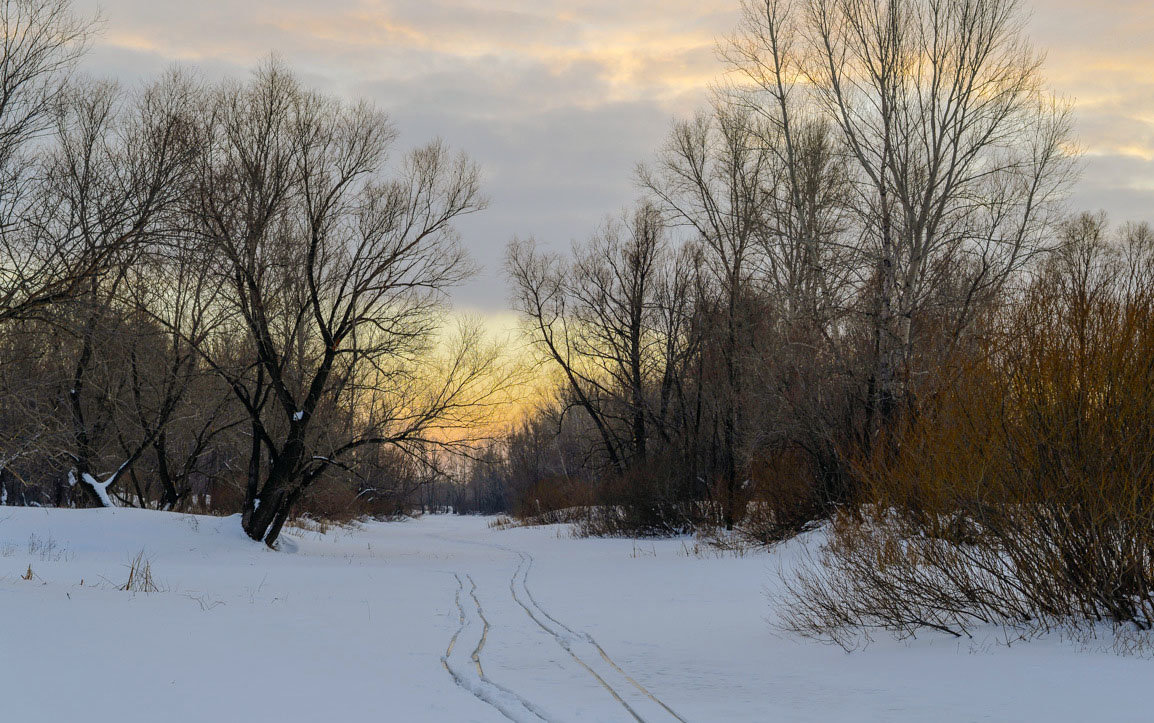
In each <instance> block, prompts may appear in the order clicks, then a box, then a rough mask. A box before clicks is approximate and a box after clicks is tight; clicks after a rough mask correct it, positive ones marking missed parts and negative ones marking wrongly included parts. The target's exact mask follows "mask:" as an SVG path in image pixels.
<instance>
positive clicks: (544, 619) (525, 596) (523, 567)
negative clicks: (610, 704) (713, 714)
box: [502, 548, 687, 723]
mask: <svg viewBox="0 0 1154 723" xmlns="http://www.w3.org/2000/svg"><path fill="white" fill-rule="evenodd" d="M502 549H505V550H507V551H508V552H516V554H517V555H519V556H520V562H519V563H518V565H517V569H516V570H514V571H513V577H512V578H510V580H509V592H510V593H512V595H513V600H514V601H515V602H516V603H517V604H518V605H520V606H521V608H522V609H523V610H524V611H525V613H526V614H527V615H528V616H529V617H530V619H532V620H533V622H535V623H537V625H538V627H540V628H541V629H542V630H544V631H545V632H546V633H548V634H549V635H550V636H552V638H553V639H554V640H555V641H556V642H557V644H558V645H560V646H561V648H562V649H564V650H565V652H567V653H569V656H570V657H572V658H573V660H574V661H576V662H577V664H578V665H580V666H581V667H582V668H584V669H585V671H586V672H588V673H589V674H590V675H592V676H593V678H594V679H595V680H597V682H598V683H600V684H601V686H602V687H604V688H605V689H606V690H607V691H608V692H609V694H610V695H612V696H613V698H614V699H615V700H616V701H617V702H618V703H620V704H621V705H622V706H623V707H624V708H625V710H627V711H628V712H629V714H630V715H631V716H633V719H634V720H636V721H639V723H645V722H646V721H647V720H652V719H655V718H664V717H665V714H668V715H670V716H672V717H673V718H674V719H675V720H678V721H681V723H687V721H686V720H685V719H684V718H682V717H681V716H680V715H678V714H677V713H676V712H675V711H674V710H673V709H672V708H670V707H669V706H668V705H666V704H665V703H664V702H663V701H662V700H661V699H659V698H658V697H657V696H655V695H654V694H653V693H651V692H650V691H649V690H648V689H647V688H646V687H645V686H643V685H642V684H641V683H639V682H637V680H636V679H635V678H633V677H632V676H631V675H629V674H628V673H626V672H625V671H624V670H622V668H621V666H620V665H618V664H617V663H616V662H615V661H614V660H613V659H612V658H611V657H609V654H608V653H606V652H605V649H604V648H602V647H601V645H600V643H598V642H597V641H596V640H595V639H594V638H593V636H592V635H590V634H588V633H578V632H576V631H574V630H573V629H572V628H570V627H569V626H567V625H565V624H564V623H562V622H561V621H560V620H558V619H557V618H555V617H553V615H551V614H550V613H549V611H548V610H546V609H545V608H544V607H542V606H541V604H540V603H539V602H537V599H536V598H535V597H533V592H532V590H530V589H529V569H530V568H531V567H532V566H533V561H534V560H533V556H532V555H530V554H529V553H527V552H521V551H518V550H511V549H509V548H502ZM518 587H519V588H520V590H521V592H522V595H518V594H517V590H518ZM581 648H584V650H580V653H579V652H578V651H579V649H581ZM591 653H596V656H597V657H600V658H601V661H602V662H603V663H604V664H606V665H608V666H609V667H608V669H606V668H604V667H603V666H601V664H600V663H598V662H597V661H596V659H594V656H593V655H592V654H591ZM586 658H591V659H592V660H586ZM595 666H596V667H600V668H601V671H600V672H598V671H597V670H596V669H595ZM607 679H615V680H614V683H616V687H615V686H614V685H613V684H612V683H610V682H609V680H607ZM622 680H624V681H625V683H628V686H626V685H623V684H622V682H621V681H622ZM629 686H632V688H633V689H635V691H636V692H637V693H641V695H643V696H644V698H640V699H639V698H637V696H636V694H635V692H634V690H630V689H629ZM626 695H629V696H630V697H632V698H634V701H633V705H630V704H629V703H628V702H627V701H626V700H625V696H626ZM639 702H640V703H643V704H645V705H644V707H645V708H650V709H651V710H644V709H643V710H642V712H644V713H646V715H647V716H649V718H645V717H642V715H641V713H640V712H639V711H638V710H637V708H639V707H642V706H641V705H639ZM650 702H651V703H654V704H656V705H657V706H658V708H656V709H654V708H652V706H650V705H648V704H649V703H650Z"/></svg>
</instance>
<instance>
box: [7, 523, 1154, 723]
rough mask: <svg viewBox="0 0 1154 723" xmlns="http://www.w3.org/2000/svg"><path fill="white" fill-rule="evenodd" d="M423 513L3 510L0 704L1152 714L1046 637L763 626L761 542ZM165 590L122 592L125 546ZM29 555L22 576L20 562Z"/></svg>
mask: <svg viewBox="0 0 1154 723" xmlns="http://www.w3.org/2000/svg"><path fill="white" fill-rule="evenodd" d="M488 522H489V520H487V519H483V518H458V517H442V516H439V517H427V518H424V519H421V520H418V521H411V522H404V523H392V524H371V525H366V526H364V527H362V528H361V529H358V530H355V531H338V532H330V533H329V534H327V535H323V536H322V535H317V534H314V533H303V532H298V533H294V535H293V536H292V537H290V538H288V539H286V540H285V545H284V547H285V548H286V549H285V550H284V551H282V552H272V551H269V550H266V549H264V548H263V547H262V546H260V545H257V544H255V543H252V542H250V541H249V540H247V539H246V538H245V537H243V536H242V535H241V534H240V531H239V523H238V522H237V520H236V519H235V518H227V519H220V518H209V517H193V516H190V515H171V514H164V513H156V512H144V511H139V510H126V509H120V510H36V509H22V508H20V509H18V508H0V720H2V721H12V722H14V723H15V722H31V721H53V722H55V721H67V720H83V721H86V722H87V723H103V722H104V721H116V722H118V723H122V722H124V721H162V720H163V721H240V720H245V721H317V720H324V721H339V722H342V723H346V722H347V723H356V722H359V721H499V720H506V719H509V718H511V719H513V720H525V721H529V720H542V719H544V720H549V721H566V720H590V721H630V720H636V719H641V720H645V721H675V720H677V719H678V718H680V719H682V720H686V721H831V720H884V721H891V720H911V721H925V720H935V721H955V720H958V721H969V720H998V721H1003V720H1069V721H1085V720H1135V721H1137V720H1150V719H1151V716H1152V714H1151V712H1150V711H1151V708H1150V706H1149V699H1150V694H1149V681H1150V680H1151V675H1152V674H1154V662H1152V661H1149V660H1145V659H1140V658H1135V657H1121V656H1118V655H1114V654H1111V653H1107V652H1100V651H1099V652H1096V651H1093V650H1086V649H1085V648H1084V646H1078V645H1075V644H1072V643H1067V642H1063V641H1061V640H1058V639H1052V640H1043V641H1035V642H1032V643H1029V644H1020V645H1016V646H1013V647H1011V648H1007V647H1005V646H1004V645H999V644H996V643H995V642H993V641H992V640H990V641H981V640H977V641H969V640H967V641H965V642H963V643H960V644H959V643H958V642H955V641H952V640H946V639H945V638H943V637H937V636H930V637H929V638H928V639H922V640H917V641H913V642H911V643H897V642H893V641H889V640H883V641H879V642H877V643H875V644H873V645H871V646H870V647H868V648H866V649H865V650H864V651H859V652H856V653H853V654H850V655H847V654H845V653H843V652H842V651H841V650H840V649H839V648H835V647H831V646H825V645H820V644H816V643H813V642H808V641H796V640H792V639H789V638H784V637H781V636H778V635H775V634H774V631H773V628H772V627H771V626H770V625H769V624H768V622H767V619H769V618H770V617H771V612H770V611H769V609H768V607H767V604H766V602H765V591H766V588H767V586H771V585H773V584H775V582H774V580H775V575H774V572H775V570H776V569H777V567H778V559H780V557H779V556H783V555H784V556H787V555H789V554H791V551H790V549H789V548H788V547H787V548H784V549H782V550H779V551H777V552H775V553H772V554H765V553H758V554H754V555H747V556H745V557H743V558H732V557H730V558H724V559H717V558H716V557H712V556H707V557H699V556H695V555H694V554H692V545H693V543H692V541H688V542H686V541H682V540H665V541H658V542H648V541H646V542H638V543H634V542H633V541H630V540H578V539H571V538H570V537H569V536H568V534H567V532H566V531H565V530H564V529H563V528H559V527H547V528H533V529H512V530H503V531H502V530H492V529H490V528H489V527H488ZM142 549H143V550H144V551H145V554H146V556H147V558H148V559H149V560H150V562H151V569H152V574H153V576H154V577H155V578H156V580H157V582H158V583H159V585H160V587H161V588H162V591H161V592H154V593H149V594H143V593H136V594H133V593H130V592H124V591H121V590H118V589H117V587H118V586H120V585H122V584H123V583H124V582H125V580H126V578H127V575H128V564H129V562H130V560H131V559H132V558H133V557H134V556H135V555H136V554H137V553H138V552H139V551H141V550H142ZM29 565H31V568H32V578H31V579H30V580H25V579H22V576H26V574H27V571H28V567H29Z"/></svg>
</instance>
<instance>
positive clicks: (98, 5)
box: [76, 0, 1154, 313]
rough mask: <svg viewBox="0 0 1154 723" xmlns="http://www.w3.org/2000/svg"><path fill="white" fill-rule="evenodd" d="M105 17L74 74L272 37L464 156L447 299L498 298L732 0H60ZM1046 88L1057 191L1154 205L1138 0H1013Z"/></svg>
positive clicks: (210, 56) (1152, 30)
mask: <svg viewBox="0 0 1154 723" xmlns="http://www.w3.org/2000/svg"><path fill="white" fill-rule="evenodd" d="M76 2H77V5H78V7H79V8H80V9H81V10H84V11H88V12H95V11H96V10H97V9H99V12H100V14H101V15H102V16H103V18H104V29H103V32H102V34H101V35H100V38H99V40H98V42H97V44H96V46H95V48H94V50H93V52H92V54H91V56H90V57H89V59H88V61H87V69H88V71H89V72H92V73H95V74H100V75H114V76H117V77H119V78H121V79H122V80H123V81H124V82H126V83H133V82H137V81H139V80H140V79H142V78H144V77H147V76H149V75H151V74H154V73H155V72H157V71H159V70H161V69H163V68H164V67H166V66H168V65H169V64H171V63H174V62H180V63H192V64H195V65H197V66H198V67H200V68H202V69H203V72H204V73H205V74H206V75H208V76H210V77H216V76H220V75H241V74H244V73H246V72H248V69H249V68H251V67H252V66H253V65H254V64H256V63H258V62H259V61H260V60H261V59H262V58H263V57H265V56H267V55H268V53H270V52H274V51H275V52H276V53H278V54H279V55H280V56H281V57H283V58H284V59H286V60H287V61H288V62H289V64H290V65H292V66H293V67H294V68H295V69H296V70H297V71H298V72H299V73H300V74H301V75H302V77H303V78H304V79H305V80H306V81H307V82H308V83H310V84H312V85H315V86H317V87H320V88H328V89H331V90H333V91H335V92H338V93H341V94H346V95H350V96H353V95H356V96H363V97H369V98H372V99H374V100H376V101H377V102H379V103H380V104H381V105H382V106H383V107H385V108H386V109H387V110H388V111H389V112H390V113H391V115H392V117H393V119H394V121H395V122H396V123H397V125H398V127H399V128H400V130H401V131H402V134H403V135H402V142H404V143H407V144H409V145H417V144H420V143H422V142H424V141H426V140H428V139H430V138H431V137H433V136H441V137H443V138H445V139H446V140H448V141H449V142H450V143H451V144H452V145H454V146H455V147H458V148H461V149H463V150H465V151H467V152H468V153H469V154H471V155H472V156H473V157H474V158H475V159H477V160H478V161H479V162H480V163H481V165H482V167H483V169H484V173H485V178H486V188H487V192H488V194H489V196H490V197H491V199H492V205H491V207H490V209H489V210H488V211H486V212H485V213H484V214H482V215H479V216H476V217H474V218H471V219H469V220H468V221H467V222H466V223H465V224H464V225H463V227H462V230H463V231H464V232H465V238H466V241H467V243H468V244H469V247H470V248H471V249H472V252H473V255H474V257H475V258H476V259H477V261H478V262H479V263H480V264H481V265H482V266H483V267H484V271H483V272H482V273H481V275H480V276H479V277H478V278H476V279H475V280H473V281H472V282H470V283H469V284H468V285H467V286H465V287H464V288H462V289H460V290H459V291H458V293H457V294H456V300H457V303H458V304H459V305H461V306H463V307H466V308H471V309H476V310H477V311H483V312H487V313H496V312H499V311H500V310H501V309H503V308H504V307H505V306H506V292H505V286H504V283H503V281H502V279H501V269H500V266H501V254H502V250H503V248H504V245H505V243H506V242H507V241H508V239H509V238H511V237H512V236H513V235H514V234H519V235H523V236H524V235H530V234H532V235H535V236H536V237H537V238H538V239H540V240H542V241H545V242H548V243H551V244H554V245H557V246H559V247H560V246H564V245H566V244H568V243H569V241H570V240H571V239H574V238H580V237H584V236H586V235H587V234H588V233H589V232H590V231H592V230H593V229H594V227H595V226H596V225H597V224H598V223H599V222H600V220H601V219H602V218H603V217H604V216H605V215H606V214H607V213H611V212H614V211H616V210H618V209H620V208H621V207H622V206H624V205H626V204H627V203H628V202H629V201H630V200H631V199H632V198H633V197H634V196H635V194H636V191H635V189H634V188H633V185H632V175H633V168H634V166H635V164H636V163H637V162H638V161H641V160H644V159H646V158H648V157H649V156H650V155H651V154H652V153H653V151H654V150H655V149H656V147H657V146H658V145H659V144H660V142H661V139H662V138H663V136H664V134H665V132H666V130H667V129H668V127H669V123H670V119H671V118H672V117H673V116H674V115H679V114H687V113H690V112H692V110H693V109H694V108H696V107H698V106H699V105H700V104H702V102H703V101H704V98H705V95H706V88H707V87H708V85H709V83H710V82H711V81H712V80H714V79H716V78H717V77H718V75H719V73H720V72H721V69H722V68H721V65H720V64H719V63H718V62H717V60H716V58H715V54H714V49H715V47H716V39H717V38H718V37H719V36H720V35H723V34H725V33H727V32H729V31H730V30H731V29H732V28H733V27H734V25H735V24H736V22H737V14H738V13H737V7H738V0H565V1H562V0H324V1H323V2H322V1H318V0H99V2H98V1H97V0H76ZM1027 4H1028V5H1030V6H1031V7H1032V10H1033V17H1032V20H1031V22H1030V31H1031V34H1032V37H1033V40H1034V43H1035V44H1036V45H1037V46H1038V47H1039V48H1040V49H1042V50H1044V51H1045V52H1046V54H1047V58H1048V60H1047V66H1046V67H1047V75H1048V77H1049V79H1050V81H1051V83H1052V85H1053V87H1054V88H1055V89H1056V90H1057V91H1058V92H1059V93H1061V94H1063V95H1066V96H1068V97H1070V98H1071V99H1073V100H1074V101H1076V104H1077V106H1076V107H1077V122H1078V131H1079V136H1080V139H1081V143H1082V146H1083V148H1084V149H1085V151H1086V161H1085V168H1084V173H1083V178H1082V181H1081V183H1080V184H1079V185H1078V187H1077V188H1076V190H1075V194H1074V198H1073V199H1072V202H1073V204H1075V205H1076V206H1077V207H1080V208H1089V209H1099V208H1101V209H1105V210H1107V211H1109V212H1110V213H1111V215H1112V216H1113V217H1115V218H1116V219H1119V220H1121V219H1143V218H1149V219H1154V43H1152V42H1151V41H1150V39H1151V38H1154V6H1151V4H1150V0H1100V1H1099V2H1097V3H1094V4H1092V6H1091V4H1090V3H1087V2H1085V0H1027Z"/></svg>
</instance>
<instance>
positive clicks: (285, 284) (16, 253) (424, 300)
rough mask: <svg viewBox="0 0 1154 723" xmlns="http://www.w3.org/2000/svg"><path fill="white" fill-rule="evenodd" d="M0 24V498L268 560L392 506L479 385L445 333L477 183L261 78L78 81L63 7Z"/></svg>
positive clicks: (491, 360) (486, 393) (490, 373)
mask: <svg viewBox="0 0 1154 723" xmlns="http://www.w3.org/2000/svg"><path fill="white" fill-rule="evenodd" d="M0 15H2V16H3V22H4V27H5V33H6V35H5V37H6V38H7V41H6V43H5V46H4V62H3V63H2V64H0V88H3V93H2V94H0V245H2V247H3V248H2V257H0V490H2V491H0V499H2V500H4V501H5V502H7V503H8V504H44V505H48V504H52V505H101V506H107V505H112V504H120V505H138V506H142V507H151V508H158V509H170V510H177V509H185V510H189V509H191V510H206V511H213V512H223V513H230V514H231V513H242V514H243V517H242V521H243V525H244V529H245V531H246V532H247V533H248V534H249V535H250V536H251V537H253V538H254V539H257V540H263V541H265V542H267V543H268V544H270V545H272V544H274V543H275V541H276V539H277V536H278V534H279V532H280V530H281V527H282V525H283V524H284V523H285V522H286V520H287V519H288V517H289V515H290V514H292V513H293V512H294V511H300V510H306V511H307V510H311V511H314V512H315V513H317V514H324V515H335V516H349V515H353V514H357V513H362V514H363V513H370V512H371V513H382V514H384V513H387V514H391V513H394V512H398V511H403V510H404V509H405V508H406V507H405V506H406V505H407V504H408V502H409V500H410V497H411V493H412V492H413V490H414V489H416V488H417V487H419V486H420V485H422V484H423V483H424V482H425V481H426V480H427V479H428V477H429V475H430V472H429V470H430V468H431V467H433V468H435V466H436V465H437V464H438V459H439V457H440V456H443V449H444V448H445V447H446V446H451V445H453V444H456V443H459V442H460V441H461V439H462V436H463V435H462V433H461V430H464V429H468V428H470V427H472V426H473V425H474V424H475V423H476V422H477V421H478V419H479V415H482V414H483V413H484V410H485V409H486V408H487V403H488V402H489V401H491V398H492V395H493V394H494V393H495V390H497V389H498V388H499V386H500V383H499V381H496V380H497V377H496V376H495V373H496V372H497V371H498V370H497V359H498V358H497V355H496V353H495V350H494V349H492V348H490V346H489V345H488V344H487V343H486V342H485V341H484V339H483V338H481V336H480V332H479V331H478V330H477V329H476V328H472V327H469V326H468V325H461V326H459V328H458V329H457V330H456V331H455V332H453V333H446V332H445V331H444V327H445V322H446V311H447V309H446V306H445V301H446V299H445V292H446V289H448V288H449V287H451V286H452V285H453V284H455V283H457V282H458V281H460V280H461V279H463V278H464V277H466V276H467V275H468V274H469V273H470V272H471V270H472V266H471V264H470V262H469V260H468V258H467V256H466V255H465V253H464V251H463V249H462V247H461V246H460V244H459V243H458V238H457V234H456V232H455V231H454V226H453V224H454V221H455V220H456V219H458V218H459V217H461V216H462V215H464V214H469V213H471V212H474V211H476V210H478V209H480V208H482V207H483V206H484V203H485V201H484V199H483V197H482V195H481V192H480V189H479V183H478V173H477V169H476V168H475V166H474V165H473V164H472V163H471V162H470V161H469V160H468V159H467V158H465V157H464V156H461V155H456V154H453V153H452V152H450V150H449V149H448V148H447V147H445V146H444V145H443V144H442V143H440V142H434V143H431V144H429V145H427V146H424V147H421V148H418V149H416V150H414V151H411V152H408V153H400V152H398V151H396V146H397V143H396V131H395V130H394V128H393V126H392V125H391V124H390V122H389V121H388V119H387V118H386V117H385V116H384V115H383V114H382V113H381V112H380V111H379V110H378V109H376V108H374V107H373V106H371V105H369V104H367V103H348V102H344V101H342V100H338V99H336V98H335V97H332V96H329V95H325V94H322V93H317V92H313V91H311V90H308V89H306V88H305V87H303V86H302V85H301V84H300V83H299V82H298V81H297V80H296V79H295V78H294V76H293V75H292V74H291V73H290V72H289V71H288V70H287V69H286V68H285V67H284V66H283V65H282V64H280V63H279V62H277V61H269V62H267V63H265V64H264V65H262V66H261V67H260V68H258V69H257V70H256V71H255V72H254V73H253V74H252V76H251V78H250V79H248V80H247V81H244V82H240V81H232V80H226V81H223V82H220V83H213V84H209V83H205V82H203V81H201V80H199V79H198V78H197V77H196V76H195V74H193V73H191V72H186V71H175V70H174V71H171V72H168V73H166V74H164V75H163V76H162V77H160V78H159V79H157V80H155V81H153V82H151V83H150V84H148V85H146V86H144V87H142V88H140V89H134V90H130V91H126V90H124V89H121V88H120V87H118V86H117V85H115V84H113V83H109V82H105V81H100V80H94V79H90V78H86V77H83V76H81V75H80V74H79V73H78V72H77V63H78V62H79V60H80V59H81V57H82V56H83V54H84V51H85V49H86V48H87V46H88V45H89V41H90V36H89V34H88V30H87V28H88V27H89V25H90V22H89V19H87V18H83V17H79V16H77V15H76V14H75V13H74V12H73V10H72V8H71V7H70V4H69V2H68V0H18V1H16V2H10V3H5V4H4V5H3V7H2V8H0Z"/></svg>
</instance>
